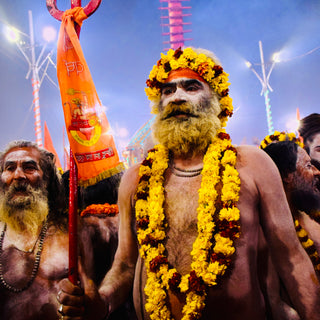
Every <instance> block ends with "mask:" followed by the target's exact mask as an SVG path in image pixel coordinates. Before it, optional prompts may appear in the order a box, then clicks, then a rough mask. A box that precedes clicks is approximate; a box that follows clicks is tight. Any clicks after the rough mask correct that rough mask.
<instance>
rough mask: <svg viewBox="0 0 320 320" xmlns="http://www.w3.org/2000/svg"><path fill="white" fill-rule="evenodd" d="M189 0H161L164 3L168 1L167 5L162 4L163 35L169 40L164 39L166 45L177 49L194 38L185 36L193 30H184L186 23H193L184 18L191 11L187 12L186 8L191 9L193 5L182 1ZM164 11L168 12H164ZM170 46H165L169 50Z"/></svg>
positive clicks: (188, 15) (189, 14)
mask: <svg viewBox="0 0 320 320" xmlns="http://www.w3.org/2000/svg"><path fill="white" fill-rule="evenodd" d="M185 1H189V0H160V3H161V4H162V5H163V4H164V3H167V4H168V5H167V6H161V7H160V8H159V9H160V10H161V27H162V28H163V29H162V30H163V32H162V35H163V36H165V37H167V36H169V40H166V41H164V44H165V45H168V44H169V47H170V48H171V49H177V48H179V47H183V46H184V43H185V41H187V40H192V39H190V38H189V39H186V38H184V34H185V33H187V32H191V30H190V29H189V30H184V26H185V25H191V22H185V21H183V19H184V18H185V17H190V16H191V13H186V11H185V10H190V9H191V6H188V7H186V6H183V5H182V2H185ZM164 12H168V14H167V13H164ZM168 49H169V48H165V51H167V50H168Z"/></svg>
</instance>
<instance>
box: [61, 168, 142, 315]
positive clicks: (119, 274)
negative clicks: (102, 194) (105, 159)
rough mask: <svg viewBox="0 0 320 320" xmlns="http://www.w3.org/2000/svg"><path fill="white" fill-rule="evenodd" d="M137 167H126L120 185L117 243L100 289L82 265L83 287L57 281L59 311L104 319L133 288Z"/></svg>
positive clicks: (136, 252) (121, 302) (135, 258)
mask: <svg viewBox="0 0 320 320" xmlns="http://www.w3.org/2000/svg"><path fill="white" fill-rule="evenodd" d="M138 169H139V167H132V168H131V169H129V170H128V171H127V172H126V174H124V176H123V178H122V182H121V184H120V187H119V196H118V199H119V200H118V205H119V212H120V226H119V244H118V248H117V251H116V254H115V259H114V262H113V265H112V268H111V269H110V270H109V272H108V273H107V275H106V276H105V277H104V279H103V280H102V282H101V285H100V288H99V290H97V288H96V286H95V284H94V282H93V281H92V280H91V279H89V278H88V277H87V275H86V274H83V273H84V272H83V271H84V270H83V269H82V268H81V269H80V270H79V271H81V272H80V275H81V284H82V285H81V286H82V288H84V290H83V289H82V288H80V287H79V286H75V285H73V284H72V283H71V282H70V281H69V280H68V279H63V280H62V281H61V282H60V291H59V294H58V297H57V299H58V302H59V303H60V304H61V305H60V308H61V309H59V310H60V311H59V313H61V314H63V315H66V316H68V319H86V320H89V319H90V320H91V319H92V320H100V319H101V320H102V319H106V317H107V316H108V315H109V314H110V313H111V312H113V311H114V310H116V309H117V308H118V307H119V306H120V305H122V304H123V303H124V302H125V301H126V299H127V297H128V295H129V293H130V290H132V285H133V278H134V271H135V264H136V260H137V256H138V248H137V242H136V239H135V235H134V232H133V229H132V225H133V215H132V212H133V211H132V206H131V199H132V195H133V194H134V192H135V188H136V183H135V182H136V180H137V179H138V175H137V173H138ZM61 306H62V307H61Z"/></svg>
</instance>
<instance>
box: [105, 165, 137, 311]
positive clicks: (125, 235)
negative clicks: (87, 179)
mask: <svg viewBox="0 0 320 320" xmlns="http://www.w3.org/2000/svg"><path fill="white" fill-rule="evenodd" d="M138 170H139V166H134V167H132V168H130V169H129V170H128V171H127V172H126V173H125V174H124V176H123V177H122V179H121V183H120V187H119V195H118V206H119V213H120V227H119V244H118V248H117V251H116V254H115V259H114V262H113V265H112V268H111V270H110V271H109V272H108V273H107V275H106V276H105V278H104V279H103V281H102V283H101V286H100V288H99V293H100V296H101V297H102V299H103V300H104V301H105V303H106V304H107V305H108V312H109V314H110V313H111V312H113V311H114V310H116V309H117V308H118V307H119V306H120V305H121V304H123V303H124V302H125V300H126V299H127V297H128V295H129V293H130V291H131V290H132V286H133V280H134V272H135V265H136V262H137V258H138V246H137V240H136V235H135V233H134V230H133V228H134V221H135V220H134V211H133V207H132V204H133V201H132V200H133V196H134V194H135V190H136V186H137V182H138Z"/></svg>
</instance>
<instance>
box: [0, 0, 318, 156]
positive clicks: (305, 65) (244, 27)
mask: <svg viewBox="0 0 320 320" xmlns="http://www.w3.org/2000/svg"><path fill="white" fill-rule="evenodd" d="M87 3H88V1H82V4H83V6H85V5H86V4H87ZM57 5H58V7H59V8H60V9H61V10H65V9H67V8H69V7H70V0H69V1H67V0H57ZM184 5H188V6H191V7H192V8H191V10H187V11H186V12H187V13H191V14H192V16H191V17H188V18H186V21H188V22H191V23H192V24H191V26H186V29H190V28H191V29H192V32H191V33H188V34H186V37H188V38H192V40H190V41H187V42H186V45H190V46H194V47H203V48H206V49H209V50H211V51H214V52H215V53H216V55H217V56H218V57H219V59H220V60H221V62H222V65H223V66H224V69H225V71H226V72H227V73H229V75H230V76H229V79H230V82H231V86H230V96H231V97H232V98H233V101H234V107H235V110H236V112H235V114H234V116H233V118H232V119H231V120H229V124H228V126H227V130H228V132H229V133H230V134H231V137H232V140H233V142H234V143H235V144H240V143H247V144H252V143H253V141H254V139H258V140H261V139H262V138H263V137H264V136H265V135H266V134H267V121H266V114H265V104H264V98H263V96H260V93H261V85H260V82H259V80H258V79H257V77H256V76H255V75H254V74H253V72H252V71H251V70H250V69H248V68H247V67H246V65H245V61H246V60H249V61H250V62H251V63H253V65H254V67H255V69H256V70H257V71H258V73H260V72H261V71H260V70H261V68H260V66H259V65H258V64H259V63H260V54H259V46H258V43H259V41H260V40H261V41H262V44H263V50H264V56H265V62H270V63H271V57H272V54H273V53H274V52H278V51H281V54H280V59H282V62H279V63H278V64H276V65H275V67H274V69H273V71H272V73H271V77H270V81H269V83H270V85H271V87H272V88H273V90H274V91H273V92H271V93H270V100H271V108H272V116H273V122H274V128H275V129H276V130H288V129H289V128H288V127H287V124H288V122H290V121H291V122H292V120H294V119H295V115H296V109H297V108H299V109H300V113H301V116H302V117H304V116H306V115H308V114H310V113H312V112H320V108H319V98H320V90H319V86H320V81H319V80H320V76H319V74H320V63H319V61H320V50H318V49H316V48H318V46H320V41H319V40H320V2H319V1H317V0H313V1H312V0H224V1H215V0H191V1H185V2H184ZM160 6H161V4H160V1H159V0H117V1H115V0H114V1H109V0H102V2H101V5H100V7H99V9H98V10H97V11H96V12H95V13H94V14H93V15H92V16H91V17H89V18H88V19H87V20H85V21H84V22H83V26H82V30H81V36H80V42H81V45H82V49H83V51H84V54H85V57H86V60H87V63H88V65H89V68H90V70H91V74H92V77H93V80H94V82H95V85H96V89H97V92H98V95H99V97H100V100H101V101H102V104H103V105H104V106H106V110H107V112H106V113H107V118H108V120H109V122H110V124H111V126H112V128H113V130H114V138H115V140H116V142H117V145H118V149H119V150H118V151H119V153H121V151H122V149H123V148H124V147H125V146H126V145H127V143H128V142H129V141H130V138H131V137H132V136H133V135H134V133H135V132H136V131H137V130H138V129H139V128H140V127H141V126H142V125H143V124H144V123H145V122H146V121H148V120H149V119H150V108H149V102H148V100H147V98H146V96H145V94H144V87H145V80H146V79H147V77H148V74H149V72H150V70H151V68H152V66H153V64H154V63H155V62H156V61H157V60H158V59H159V57H160V52H162V51H163V50H164V48H166V45H164V44H163V41H164V40H166V39H165V37H164V36H162V34H161V33H162V29H161V27H160V16H161V12H160V10H159V9H158V8H159V7H160ZM28 10H31V11H32V15H33V22H34V29H35V31H34V32H35V38H36V44H37V47H36V56H37V57H38V55H39V53H40V50H41V46H42V44H43V40H42V30H43V28H44V27H45V26H47V25H51V26H53V27H54V28H55V29H56V30H57V31H58V30H59V27H60V22H59V21H57V20H55V19H53V18H52V17H51V16H50V14H49V12H48V11H47V8H46V5H45V0H10V1H9V0H0V27H1V29H2V27H3V26H4V25H5V23H8V24H10V25H12V26H15V27H16V28H18V29H19V30H21V31H23V32H24V33H26V34H29V22H28ZM23 40H24V41H26V43H28V41H29V40H28V38H27V37H24V38H23ZM54 47H55V44H54V45H53V44H51V45H48V47H47V48H48V49H47V50H46V53H49V51H50V50H51V49H52V48H54ZM313 49H315V50H313ZM25 50H26V52H27V53H28V54H29V52H28V49H27V48H25ZM312 50H313V51H312ZM310 51H312V53H310V54H307V53H309V52H310ZM53 60H54V61H56V55H55V54H54V56H53ZM255 64H256V65H255ZM0 70H1V72H0V77H1V86H0V94H1V108H0V119H1V136H0V148H3V147H4V146H5V145H6V144H7V143H8V142H9V141H11V140H14V139H21V138H23V139H28V140H35V133H34V113H33V110H32V109H31V108H30V107H31V104H32V99H33V97H32V87H31V79H30V78H31V77H30V78H29V79H26V74H27V72H28V64H27V62H26V60H25V58H24V57H23V55H22V54H21V53H20V51H19V50H18V48H17V47H16V45H14V44H12V43H9V42H8V41H7V40H6V38H5V36H4V34H3V33H1V34H0ZM40 74H41V73H40ZM48 74H49V75H50V77H51V78H52V79H53V80H54V81H55V83H57V78H56V70H55V69H54V67H53V66H50V67H49V68H48ZM40 108H41V120H42V123H43V122H44V121H46V122H47V125H48V127H49V130H50V133H51V136H52V139H53V143H54V145H55V148H56V149H57V152H58V153H59V155H60V156H61V155H62V150H63V143H62V141H63V134H62V132H63V128H64V119H63V113H62V107H61V102H60V93H59V90H58V89H57V88H56V87H55V86H54V85H53V84H52V83H51V82H50V81H48V80H46V79H45V80H44V81H43V83H42V85H41V88H40Z"/></svg>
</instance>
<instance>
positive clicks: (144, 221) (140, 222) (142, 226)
mask: <svg viewBox="0 0 320 320" xmlns="http://www.w3.org/2000/svg"><path fill="white" fill-rule="evenodd" d="M148 224H149V219H148V218H142V219H139V220H137V222H136V225H137V228H139V229H143V230H144V229H147V228H148Z"/></svg>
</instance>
